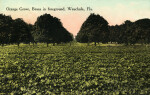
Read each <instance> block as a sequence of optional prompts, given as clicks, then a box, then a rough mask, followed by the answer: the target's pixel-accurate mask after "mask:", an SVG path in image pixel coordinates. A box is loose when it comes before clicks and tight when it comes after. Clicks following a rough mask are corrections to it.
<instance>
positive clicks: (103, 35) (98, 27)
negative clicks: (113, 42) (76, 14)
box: [76, 14, 109, 45]
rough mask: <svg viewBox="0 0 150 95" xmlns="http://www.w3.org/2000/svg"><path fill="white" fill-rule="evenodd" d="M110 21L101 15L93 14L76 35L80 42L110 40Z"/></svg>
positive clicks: (103, 41)
mask: <svg viewBox="0 0 150 95" xmlns="http://www.w3.org/2000/svg"><path fill="white" fill-rule="evenodd" d="M108 35H109V29H108V22H107V21H106V20H105V19H104V18H103V17H102V16H100V15H96V14H91V15H90V16H89V17H88V18H87V20H86V21H85V22H84V23H83V24H82V26H81V29H80V31H79V32H78V34H77V36H76V40H77V41H78V42H82V43H87V42H95V45H96V42H102V43H105V42H108Z"/></svg>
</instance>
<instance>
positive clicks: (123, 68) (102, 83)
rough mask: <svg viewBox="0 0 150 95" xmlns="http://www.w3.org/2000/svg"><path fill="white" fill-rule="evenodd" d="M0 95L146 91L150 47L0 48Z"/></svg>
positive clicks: (144, 94) (136, 94) (141, 94)
mask: <svg viewBox="0 0 150 95" xmlns="http://www.w3.org/2000/svg"><path fill="white" fill-rule="evenodd" d="M0 94H1V95H6V94H8V95H9V94H11V95H23V94H24V95H86V94H88V95H92V94H95V95H98V94H99V95H149V94H150V47H149V46H147V47H146V46H142V45H139V46H87V45H84V44H83V45H78V44H77V45H72V46H69V45H56V46H51V45H49V47H46V44H38V45H37V46H34V47H33V46H32V45H30V46H29V45H25V44H21V45H20V47H17V46H16V45H8V46H5V47H0Z"/></svg>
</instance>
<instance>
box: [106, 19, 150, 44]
mask: <svg viewBox="0 0 150 95" xmlns="http://www.w3.org/2000/svg"><path fill="white" fill-rule="evenodd" d="M109 30H110V36H109V38H110V41H111V42H117V43H119V44H122V43H124V44H126V45H128V44H131V45H133V44H135V43H140V44H148V43H150V19H140V20H137V21H135V22H131V21H129V20H127V21H125V22H124V23H123V24H121V25H116V26H110V27H109Z"/></svg>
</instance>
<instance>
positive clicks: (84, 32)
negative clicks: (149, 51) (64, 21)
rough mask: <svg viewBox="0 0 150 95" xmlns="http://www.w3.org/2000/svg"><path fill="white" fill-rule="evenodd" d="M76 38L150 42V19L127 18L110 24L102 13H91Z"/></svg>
mask: <svg viewBox="0 0 150 95" xmlns="http://www.w3.org/2000/svg"><path fill="white" fill-rule="evenodd" d="M76 40H77V41H78V42H81V43H89V42H94V43H95V45H96V42H102V43H107V42H115V43H118V44H125V45H129V44H130V45H134V44H136V43H140V44H149V43H150V19H140V20H137V21H135V22H131V21H130V20H126V21H125V22H124V23H123V24H121V25H115V26H108V22H107V21H106V20H105V19H104V18H103V17H101V16H100V15H95V14H91V15H90V16H89V17H88V18H87V20H86V21H85V22H84V23H83V25H82V27H81V29H80V31H79V32H78V34H77V36H76Z"/></svg>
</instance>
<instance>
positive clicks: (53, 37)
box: [0, 14, 73, 46]
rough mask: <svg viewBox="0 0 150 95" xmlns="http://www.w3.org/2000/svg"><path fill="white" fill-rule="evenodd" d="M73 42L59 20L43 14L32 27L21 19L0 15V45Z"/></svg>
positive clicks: (70, 35)
mask: <svg viewBox="0 0 150 95" xmlns="http://www.w3.org/2000/svg"><path fill="white" fill-rule="evenodd" d="M72 40H73V35H72V34H71V33H69V32H68V31H67V30H66V29H65V28H64V27H63V25H62V23H61V22H60V19H58V18H56V17H53V16H51V15H50V14H43V15H41V16H39V17H38V18H37V21H36V22H35V24H34V25H32V24H27V23H26V22H24V21H23V19H21V18H17V19H14V20H13V19H12V18H11V16H5V15H4V14H0V44H1V45H2V46H4V44H18V46H19V44H20V43H26V44H28V43H37V42H42V43H47V46H48V44H49V43H53V45H55V43H57V44H59V43H62V42H63V43H67V42H70V41H72Z"/></svg>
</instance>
